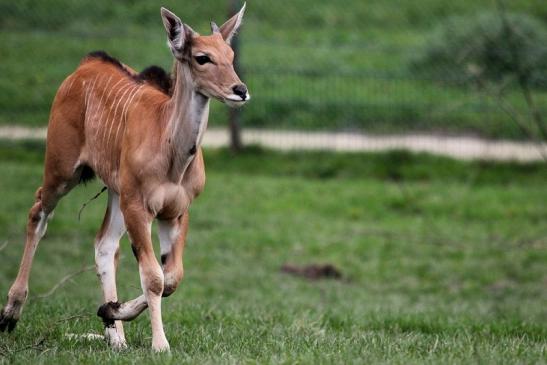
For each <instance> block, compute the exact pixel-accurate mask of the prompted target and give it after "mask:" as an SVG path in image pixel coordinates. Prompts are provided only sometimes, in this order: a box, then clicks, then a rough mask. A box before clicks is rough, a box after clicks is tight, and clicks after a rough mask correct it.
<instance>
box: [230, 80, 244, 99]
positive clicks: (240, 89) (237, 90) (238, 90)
mask: <svg viewBox="0 0 547 365" xmlns="http://www.w3.org/2000/svg"><path fill="white" fill-rule="evenodd" d="M232 90H233V91H234V94H236V95H237V96H239V97H241V99H243V100H245V99H247V86H245V85H244V84H239V85H236V86H234V87H233V88H232Z"/></svg>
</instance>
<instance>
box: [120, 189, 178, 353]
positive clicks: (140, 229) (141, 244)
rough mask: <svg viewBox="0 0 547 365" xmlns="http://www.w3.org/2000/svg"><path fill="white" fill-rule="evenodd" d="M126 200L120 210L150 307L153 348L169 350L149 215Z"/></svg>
mask: <svg viewBox="0 0 547 365" xmlns="http://www.w3.org/2000/svg"><path fill="white" fill-rule="evenodd" d="M127 201H128V203H127V205H122V211H123V215H124V219H125V222H126V226H127V232H128V233H129V238H130V240H131V247H132V248H133V253H134V254H135V257H136V259H137V261H138V264H139V273H140V277H141V286H142V290H143V292H144V297H145V299H146V302H147V303H148V308H149V309H150V323H151V326H152V349H154V350H155V351H169V343H168V342H167V338H165V333H164V331H163V323H162V320H161V295H162V293H163V272H162V270H161V266H160V264H159V263H158V260H156V256H155V255H154V249H153V247H152V239H151V224H152V216H151V215H150V214H149V213H147V210H146V208H145V207H144V206H143V205H141V204H135V202H134V201H131V200H130V199H128V200H127Z"/></svg>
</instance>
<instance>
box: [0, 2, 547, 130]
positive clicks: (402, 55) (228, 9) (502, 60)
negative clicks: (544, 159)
mask: <svg viewBox="0 0 547 365" xmlns="http://www.w3.org/2000/svg"><path fill="white" fill-rule="evenodd" d="M241 4H242V2H240V1H234V0H208V1H199V2H192V3H191V2H185V1H172V0H169V1H162V2H156V1H144V0H134V1H129V0H127V1H116V2H110V1H105V0H97V1H94V2H84V1H74V0H44V1H39V2H35V1H17V2H13V1H4V0H2V1H0V27H1V29H2V31H1V33H0V40H1V47H0V70H1V76H0V123H1V124H18V125H26V126H45V124H46V123H47V117H48V112H49V107H50V104H51V101H52V99H53V96H54V94H55V91H56V87H57V85H59V84H60V83H61V81H62V79H63V78H64V77H65V76H66V75H67V74H68V73H70V72H71V71H72V70H73V69H74V68H75V67H76V66H77V64H78V62H79V60H80V59H81V58H82V57H83V55H85V54H86V53H87V52H89V51H91V50H96V49H104V50H105V51H107V52H109V53H111V54H112V55H113V56H115V57H117V58H119V59H120V60H121V61H122V62H124V63H127V64H129V65H130V66H132V67H134V68H136V69H142V68H144V67H145V66H147V65H148V64H159V65H161V66H163V67H164V68H167V69H169V68H170V62H171V59H170V54H169V51H168V50H167V48H166V46H165V39H164V38H165V35H164V30H163V27H162V24H161V20H160V17H159V7H160V6H166V7H169V8H171V9H172V10H173V11H175V12H176V13H177V14H178V15H179V16H180V17H181V18H182V19H183V21H185V22H187V23H189V24H190V25H191V26H192V27H193V28H194V29H196V30H197V31H199V32H201V33H208V32H209V21H210V20H215V21H216V22H217V23H219V24H220V23H222V21H224V20H225V19H227V17H228V15H229V14H230V13H233V11H234V8H239V6H241ZM500 5H503V4H502V3H501V2H496V1H484V2H477V1H472V0H461V1H458V2H455V1H448V0H446V1H444V0H436V1H434V0H423V1H403V2H401V1H389V2H386V1H380V0H370V1H365V0H344V1H327V0H314V1H309V0H291V1H288V0H276V1H275V2H274V1H253V0H251V1H248V4H247V13H246V15H245V20H244V25H243V28H242V29H241V32H240V36H239V45H240V53H239V57H238V59H239V62H240V69H241V73H242V79H244V80H245V81H246V83H247V84H248V86H249V89H250V91H251V94H252V97H253V100H252V101H251V103H249V104H248V106H246V107H245V108H244V109H243V110H242V111H241V115H240V116H239V123H240V124H241V126H242V128H243V130H246V129H252V130H253V131H254V132H253V133H259V131H260V130H265V129H266V130H267V132H268V133H271V132H272V131H276V130H283V131H286V130H296V131H299V134H298V136H305V135H306V133H307V132H309V133H311V134H313V133H314V132H346V133H349V134H359V133H367V134H382V135H385V134H397V135H401V134H409V133H411V134H417V133H419V134H442V135H466V136H469V135H471V136H480V137H486V138H503V139H515V140H522V139H528V140H529V139H535V140H537V139H542V138H544V137H545V136H544V135H543V134H542V133H544V132H545V126H544V124H545V120H544V119H545V118H544V117H543V115H544V114H545V111H547V76H546V75H547V30H546V29H547V7H545V6H544V4H543V2H542V1H535V0H520V1H511V2H507V3H506V4H505V7H503V6H500ZM229 115H230V114H229V112H228V111H227V109H226V108H225V107H224V106H222V105H220V104H218V103H214V105H213V108H212V112H211V118H210V125H211V128H215V127H226V126H227V125H229V121H228V119H229V118H230V116H229ZM232 117H233V115H232ZM302 138H304V137H302Z"/></svg>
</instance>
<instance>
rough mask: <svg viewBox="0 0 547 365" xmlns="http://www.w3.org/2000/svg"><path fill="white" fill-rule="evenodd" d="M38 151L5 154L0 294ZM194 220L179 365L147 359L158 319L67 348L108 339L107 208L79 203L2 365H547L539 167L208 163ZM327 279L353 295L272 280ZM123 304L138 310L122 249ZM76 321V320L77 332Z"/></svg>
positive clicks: (336, 157)
mask: <svg viewBox="0 0 547 365" xmlns="http://www.w3.org/2000/svg"><path fill="white" fill-rule="evenodd" d="M42 153H43V145H41V144H39V143H26V144H16V143H7V142H2V143H1V144H0V163H1V166H2V175H1V176H0V191H1V192H2V196H3V200H2V203H3V204H2V209H1V210H0V232H1V235H0V242H3V241H4V240H6V241H8V246H7V247H6V248H5V249H4V250H3V251H2V252H1V258H0V260H1V265H0V291H1V292H3V293H6V292H7V290H8V288H9V285H10V283H11V280H12V279H13V278H14V276H15V274H16V270H17V263H18V260H19V258H20V255H21V250H22V245H21V241H22V238H23V229H24V226H25V220H26V211H27V209H28V207H29V206H30V204H31V200H32V194H33V192H34V190H35V188H36V187H37V186H38V185H39V183H40V177H41V172H42V166H41V160H42ZM205 155H206V163H207V166H208V167H207V173H208V182H207V186H206V189H205V191H204V193H203V194H202V196H200V197H199V198H198V200H197V201H195V202H194V204H193V205H192V207H191V226H190V234H189V239H188V245H187V248H186V252H185V261H184V262H185V272H186V276H185V279H184V281H183V284H182V286H181V287H180V288H179V289H178V291H177V292H176V293H175V294H174V295H173V296H171V297H170V298H167V299H166V300H164V301H163V313H164V324H165V329H166V332H167V337H168V339H169V341H170V343H171V346H172V355H171V356H164V355H160V356H157V355H153V354H151V353H150V350H149V347H150V328H149V322H148V315H147V314H144V315H143V316H141V317H140V318H138V319H137V320H135V321H134V322H131V323H129V324H127V325H126V334H127V337H128V342H129V346H130V347H129V350H127V351H125V352H123V353H120V354H118V353H113V352H111V351H110V350H109V349H108V348H107V347H106V345H105V344H104V343H102V342H101V341H84V340H70V339H68V338H67V337H66V334H67V333H78V334H83V333H87V332H100V331H101V329H102V328H101V327H102V325H101V322H100V320H99V319H98V318H97V317H96V316H95V312H96V309H97V307H98V305H99V304H100V290H99V286H98V280H97V279H96V277H95V275H94V273H92V272H86V273H83V274H81V275H79V276H77V277H75V278H74V279H73V280H72V281H70V282H69V283H67V284H66V285H65V286H63V287H61V288H59V289H58V290H57V291H56V292H55V293H54V294H53V295H52V296H50V297H49V298H47V299H38V298H36V297H35V296H36V295H38V294H41V293H45V292H47V291H48V290H49V289H50V288H51V287H53V286H54V285H55V284H56V283H57V282H58V281H59V280H60V279H61V278H62V277H63V276H65V275H66V274H69V273H71V272H74V271H76V270H78V269H79V268H81V267H82V266H85V265H90V264H92V263H93V247H92V242H93V237H94V234H95V231H96V230H97V229H98V226H99V224H100V221H101V217H102V213H103V210H104V206H105V197H104V196H102V197H101V198H99V199H98V200H97V201H94V202H93V203H91V204H90V205H89V206H88V207H87V208H86V210H85V211H84V212H83V215H82V221H81V222H78V221H77V213H78V209H79V208H80V206H81V204H82V203H83V202H84V201H86V200H87V199H88V198H89V197H91V196H92V195H94V194H95V193H96V192H97V191H98V190H99V188H100V186H99V185H98V184H91V185H89V186H88V187H86V188H83V187H80V188H77V189H75V190H74V191H73V192H72V193H71V194H70V195H69V196H67V197H66V198H65V199H64V200H62V202H61V203H60V205H59V207H58V209H57V211H56V214H55V217H54V218H53V220H52V221H51V222H50V225H49V230H48V233H47V235H46V237H45V238H44V240H43V241H42V243H41V246H40V248H39V250H38V254H37V256H36V260H35V264H34V268H33V276H32V278H31V287H30V293H31V294H30V296H31V298H30V300H29V302H28V303H27V306H26V308H25V311H24V313H23V317H22V320H21V321H20V323H19V325H18V327H17V330H16V332H14V333H13V334H11V335H9V336H8V335H5V334H2V335H0V361H2V362H6V363H25V364H26V363H60V364H63V363H104V362H109V363H110V362H111V363H149V362H150V363H177V364H178V363H214V364H217V363H400V364H409V363H420V364H421V363H431V364H438V363H465V364H467V363H491V364H500V363H501V364H502V363H507V364H510V363H545V362H547V354H546V342H547V326H546V323H547V311H546V309H545V302H546V300H547V291H546V290H545V280H546V278H547V269H546V266H545V262H546V260H547V241H546V237H547V225H546V223H545V217H546V216H547V206H546V205H545V204H544V201H545V196H546V194H547V185H546V184H545V182H546V181H547V175H546V174H547V172H546V169H545V167H544V165H542V164H528V165H512V164H499V163H468V162H457V161H453V160H449V159H445V158H438V157H431V156H427V155H412V154H407V153H403V152H394V153H388V154H342V155H340V154H323V153H300V154H297V153H291V154H281V153H273V152H268V151H263V150H260V149H251V150H249V151H247V152H246V153H244V154H242V155H239V156H234V155H231V154H230V153H228V152H226V151H222V150H221V151H206V153H205ZM284 263H293V264H309V263H332V264H334V265H336V266H337V267H339V268H340V269H341V270H342V272H343V274H344V276H345V279H344V280H343V281H332V280H327V281H318V282H311V281H307V280H304V279H300V278H295V277H292V276H287V275H285V274H282V273H280V267H281V265H283V264H284ZM119 277H120V284H119V292H120V297H121V298H123V299H129V298H132V297H134V296H136V295H138V294H139V292H140V290H139V288H138V286H139V281H138V273H137V267H136V263H135V261H134V259H133V256H132V254H131V250H130V248H129V245H128V242H127V241H126V240H125V239H124V241H123V242H122V258H121V267H120V274H119ZM74 316H76V317H74Z"/></svg>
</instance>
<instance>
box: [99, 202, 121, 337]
mask: <svg viewBox="0 0 547 365" xmlns="http://www.w3.org/2000/svg"><path fill="white" fill-rule="evenodd" d="M124 233H125V222H124V219H123V215H122V213H121V210H120V204H119V197H118V195H117V194H114V193H111V192H109V217H108V223H107V225H106V227H105V230H104V231H103V232H102V235H101V236H100V237H98V240H97V241H96V242H95V264H96V266H97V275H98V276H99V279H100V281H101V286H102V289H103V297H104V301H105V302H117V301H118V293H117V290H116V264H115V256H116V252H117V251H118V248H119V242H120V238H121V237H122V236H123V234H124ZM105 337H106V339H107V340H108V342H109V343H110V345H111V346H112V347H114V348H124V347H125V346H126V343H125V335H124V332H123V325H122V323H121V321H116V322H115V323H114V326H112V327H106V328H105Z"/></svg>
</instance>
